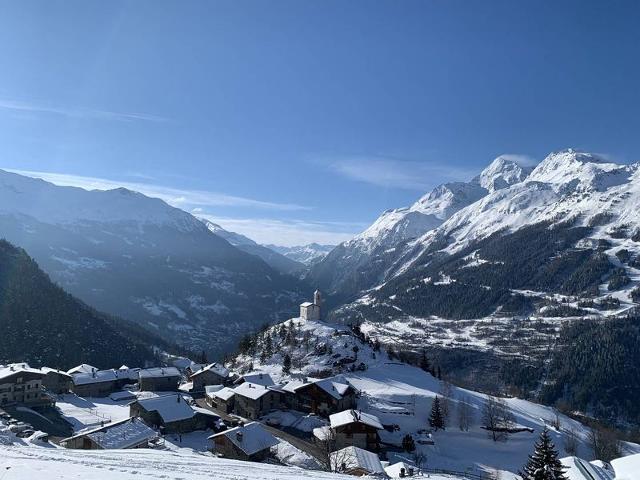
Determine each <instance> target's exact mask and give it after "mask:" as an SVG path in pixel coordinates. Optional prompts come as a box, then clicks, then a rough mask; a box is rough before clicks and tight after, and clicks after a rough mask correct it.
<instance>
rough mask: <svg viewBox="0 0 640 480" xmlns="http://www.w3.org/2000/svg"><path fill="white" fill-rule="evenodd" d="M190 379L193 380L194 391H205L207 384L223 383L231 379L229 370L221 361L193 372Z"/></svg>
mask: <svg viewBox="0 0 640 480" xmlns="http://www.w3.org/2000/svg"><path fill="white" fill-rule="evenodd" d="M189 378H190V380H191V381H192V382H193V387H192V391H194V392H203V391H204V387H206V386H207V385H222V384H225V383H227V381H228V379H229V370H228V369H226V368H225V367H224V366H222V365H220V364H219V363H210V364H209V365H206V366H204V367H202V368H201V369H200V370H198V371H197V372H195V373H193V374H192V375H191V377H189Z"/></svg>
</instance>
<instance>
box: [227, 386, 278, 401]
mask: <svg viewBox="0 0 640 480" xmlns="http://www.w3.org/2000/svg"><path fill="white" fill-rule="evenodd" d="M269 391H270V390H269V388H268V387H267V386H265V385H257V384H255V383H249V382H244V383H242V384H240V385H238V386H237V387H236V388H234V389H233V392H234V393H235V394H236V395H241V396H243V397H247V398H250V399H252V400H257V399H259V398H260V397H262V396H263V395H266V394H267V393H269Z"/></svg>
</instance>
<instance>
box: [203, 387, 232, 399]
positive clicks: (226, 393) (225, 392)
mask: <svg viewBox="0 0 640 480" xmlns="http://www.w3.org/2000/svg"><path fill="white" fill-rule="evenodd" d="M235 393H236V392H235V391H234V390H233V389H232V388H229V387H224V388H221V389H220V390H215V391H207V392H206V395H207V396H208V397H212V398H219V399H220V400H224V401H227V400H229V399H230V398H231V397H233V396H234V395H235Z"/></svg>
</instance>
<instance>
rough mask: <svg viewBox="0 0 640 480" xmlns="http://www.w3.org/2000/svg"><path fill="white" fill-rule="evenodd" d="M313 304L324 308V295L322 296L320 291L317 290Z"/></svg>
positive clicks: (314, 293)
mask: <svg viewBox="0 0 640 480" xmlns="http://www.w3.org/2000/svg"><path fill="white" fill-rule="evenodd" d="M313 303H315V304H316V305H318V306H319V307H321V306H322V295H321V294H320V290H316V291H315V292H313Z"/></svg>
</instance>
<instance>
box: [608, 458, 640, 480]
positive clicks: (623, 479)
mask: <svg viewBox="0 0 640 480" xmlns="http://www.w3.org/2000/svg"><path fill="white" fill-rule="evenodd" d="M611 465H612V466H613V469H614V470H615V472H616V476H615V479H616V480H635V479H637V478H638V472H640V453H636V454H635V455H629V456H626V457H622V458H616V459H614V460H611Z"/></svg>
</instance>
